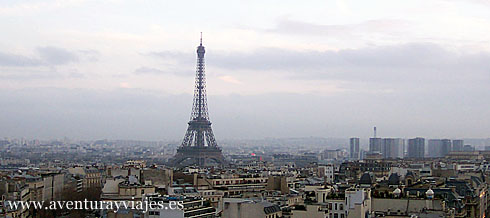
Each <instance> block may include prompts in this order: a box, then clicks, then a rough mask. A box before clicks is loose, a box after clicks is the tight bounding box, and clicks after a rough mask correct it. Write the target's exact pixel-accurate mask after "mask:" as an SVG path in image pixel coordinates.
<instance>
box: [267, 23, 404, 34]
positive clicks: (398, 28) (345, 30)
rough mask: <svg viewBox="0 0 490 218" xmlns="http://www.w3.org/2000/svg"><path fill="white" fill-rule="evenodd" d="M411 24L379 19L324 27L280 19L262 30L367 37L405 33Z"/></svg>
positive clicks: (282, 32) (279, 32) (281, 32)
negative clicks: (369, 35)
mask: <svg viewBox="0 0 490 218" xmlns="http://www.w3.org/2000/svg"><path fill="white" fill-rule="evenodd" d="M409 25H410V24H409V22H407V21H404V20H396V19H379V20H369V21H365V22H362V23H355V24H344V25H322V24H313V23H308V22H302V21H295V20H289V19H280V20H279V21H278V23H277V25H276V26H275V27H274V28H271V29H265V30H261V31H264V32H269V33H278V34H294V35H297V34H299V35H319V36H336V37H340V36H343V37H346V36H349V37H354V36H357V37H359V36H365V35H366V34H367V33H383V34H386V35H391V34H395V33H401V32H403V31H402V30H403V29H406V27H408V26H409Z"/></svg>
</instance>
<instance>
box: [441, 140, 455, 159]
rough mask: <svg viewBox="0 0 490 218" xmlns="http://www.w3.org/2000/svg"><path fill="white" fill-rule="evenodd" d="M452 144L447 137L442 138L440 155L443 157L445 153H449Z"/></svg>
mask: <svg viewBox="0 0 490 218" xmlns="http://www.w3.org/2000/svg"><path fill="white" fill-rule="evenodd" d="M452 145H453V144H452V143H451V140H449V139H442V145H441V155H442V157H445V156H446V155H448V154H449V152H451V150H452V147H453V146H452Z"/></svg>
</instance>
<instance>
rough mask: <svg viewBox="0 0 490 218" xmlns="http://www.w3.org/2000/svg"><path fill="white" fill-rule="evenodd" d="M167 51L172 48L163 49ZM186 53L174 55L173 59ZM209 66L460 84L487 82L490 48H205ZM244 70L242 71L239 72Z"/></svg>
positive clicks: (380, 80) (387, 81)
mask: <svg viewBox="0 0 490 218" xmlns="http://www.w3.org/2000/svg"><path fill="white" fill-rule="evenodd" d="M162 54H165V57H167V56H171V54H172V53H171V52H168V53H165V52H163V53H162ZM187 56H188V55H182V54H181V55H177V56H174V57H173V58H175V59H176V60H178V61H180V58H184V57H185V58H188V57H187ZM206 58H207V60H208V62H207V65H208V66H212V67H218V68H222V69H225V70H227V72H229V73H230V74H233V72H234V71H250V72H260V71H274V72H282V74H280V75H278V76H281V77H283V78H288V79H293V80H298V79H300V80H340V81H351V82H364V83H374V84H382V85H388V86H389V85H394V84H397V85H400V84H405V85H408V86H412V87H415V88H419V87H420V86H434V87H440V86H442V87H444V86H446V87H453V88H461V87H465V86H466V87H468V86H471V87H472V88H474V86H475V85H478V86H482V87H487V86H486V85H485V84H488V83H490V53H486V52H480V53H469V52H466V51H453V50H447V49H444V48H442V47H441V46H439V45H437V44H432V43H410V44H401V45H391V46H378V47H365V48H360V49H344V50H339V51H323V52H320V51H294V50H285V49H278V48H261V49H257V50H255V51H252V52H228V53H224V52H209V54H207V56H206ZM242 73H243V72H240V74H242Z"/></svg>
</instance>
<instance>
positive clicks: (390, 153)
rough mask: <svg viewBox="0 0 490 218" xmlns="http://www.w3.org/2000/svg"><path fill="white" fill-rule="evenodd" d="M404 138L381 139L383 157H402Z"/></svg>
mask: <svg viewBox="0 0 490 218" xmlns="http://www.w3.org/2000/svg"><path fill="white" fill-rule="evenodd" d="M403 144H404V140H403V139H400V138H384V139H383V149H382V153H383V158H393V159H395V158H403V147H404V145H403Z"/></svg>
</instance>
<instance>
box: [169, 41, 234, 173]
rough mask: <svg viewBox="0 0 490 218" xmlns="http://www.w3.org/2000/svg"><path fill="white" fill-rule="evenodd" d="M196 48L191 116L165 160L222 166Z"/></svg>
mask: <svg viewBox="0 0 490 218" xmlns="http://www.w3.org/2000/svg"><path fill="white" fill-rule="evenodd" d="M200 42H201V43H200V44H199V46H198V47H197V67H196V85H195V88H194V101H193V103H192V113H191V119H190V121H189V122H188V125H189V126H188V127H187V132H186V133H185V136H184V140H183V141H182V144H181V145H180V147H179V148H178V149H177V154H176V155H175V156H174V157H173V158H172V159H170V160H169V165H172V166H175V167H182V166H189V165H198V166H215V165H220V166H223V165H224V164H225V163H226V161H225V158H224V157H223V154H222V153H221V148H219V147H218V144H217V143H216V139H215V138H214V134H213V130H212V129H211V122H210V121H209V114H208V103H207V97H206V78H205V74H204V53H205V50H204V46H202V33H201V41H200Z"/></svg>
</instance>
